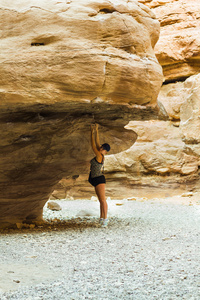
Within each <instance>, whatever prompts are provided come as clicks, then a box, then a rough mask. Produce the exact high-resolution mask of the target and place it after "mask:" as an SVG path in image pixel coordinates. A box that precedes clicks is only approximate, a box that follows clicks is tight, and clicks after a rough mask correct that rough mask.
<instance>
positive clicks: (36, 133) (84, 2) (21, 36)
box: [0, 0, 163, 227]
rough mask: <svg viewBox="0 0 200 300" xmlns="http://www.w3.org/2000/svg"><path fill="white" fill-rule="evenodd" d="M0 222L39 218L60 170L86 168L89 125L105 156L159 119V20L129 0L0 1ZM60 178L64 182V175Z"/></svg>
mask: <svg viewBox="0 0 200 300" xmlns="http://www.w3.org/2000/svg"><path fill="white" fill-rule="evenodd" d="M0 7H1V10H0V14H1V18H0V23H1V30H2V35H1V41H0V45H1V57H0V59H1V66H0V68H1V69H0V71H1V74H2V76H1V78H0V97H1V101H0V108H1V109H0V111H1V112H0V122H1V127H0V137H1V138H0V141H1V144H0V149H1V151H0V154H1V158H0V163H1V173H0V187H1V195H0V207H1V215H0V226H1V227H3V226H9V225H10V224H13V223H17V222H32V221H33V220H34V221H40V220H41V218H42V208H43V206H44V204H45V202H46V201H47V200H48V198H49V196H50V194H51V193H52V191H53V189H54V186H55V184H56V183H57V182H58V181H59V180H60V179H62V178H63V177H65V178H67V179H68V180H69V181H70V180H71V181H72V182H73V181H74V180H76V179H77V178H79V176H81V174H86V173H88V171H89V159H90V158H91V156H92V153H91V150H90V124H91V123H94V122H97V123H99V124H100V132H101V140H102V142H105V141H108V140H109V142H110V144H111V145H112V153H117V152H120V151H123V150H125V149H128V148H129V147H130V146H131V145H132V144H133V143H134V142H135V140H136V137H137V135H136V133H135V132H134V131H132V130H128V129H125V128H124V126H125V125H126V124H127V123H128V122H129V121H130V120H142V119H144V120H149V119H151V118H154V119H157V118H158V116H159V109H158V107H157V103H156V100H157V95H158V93H159V90H160V87H161V84H162V81H163V76H162V69H161V67H160V65H159V63H158V61H157V59H156V57H155V55H154V51H153V48H154V46H155V44H156V42H157V40H158V37H159V22H158V21H157V20H156V18H155V15H154V14H153V13H152V12H151V11H150V9H149V8H147V7H146V6H144V5H142V4H141V3H138V2H137V1H134V0H132V1H128V3H124V1H122V0H121V1H114V0H113V1H106V0H105V1H89V0H73V1H59V2H57V1H53V0H51V1H45V0H44V1H37V3H36V1H29V2H28V4H27V3H24V2H21V1H15V2H12V3H9V2H8V3H6V2H5V1H0ZM67 179H66V180H67Z"/></svg>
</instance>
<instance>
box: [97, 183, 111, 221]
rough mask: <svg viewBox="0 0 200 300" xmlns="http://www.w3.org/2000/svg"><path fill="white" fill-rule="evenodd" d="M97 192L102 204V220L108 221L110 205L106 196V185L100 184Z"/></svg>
mask: <svg viewBox="0 0 200 300" xmlns="http://www.w3.org/2000/svg"><path fill="white" fill-rule="evenodd" d="M95 191H96V194H97V197H98V199H99V202H100V218H103V219H107V212H108V204H107V202H106V196H105V183H100V184H98V185H97V186H96V187H95Z"/></svg>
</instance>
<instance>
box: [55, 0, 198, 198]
mask: <svg viewBox="0 0 200 300" xmlns="http://www.w3.org/2000/svg"><path fill="white" fill-rule="evenodd" d="M139 2H141V3H143V4H145V5H146V6H148V7H150V8H151V10H152V11H153V12H154V13H155V15H156V17H157V18H158V20H159V21H160V23H161V33H160V38H159V40H158V42H157V44H156V46H155V53H156V56H157V58H158V61H159V62H160V64H161V65H162V68H163V73H164V78H165V79H164V84H163V86H162V88H161V91H160V93H159V95H158V102H160V103H162V105H163V106H164V108H165V110H166V111H167V113H168V116H169V120H168V121H159V120H156V121H155V120H153V119H152V120H146V121H141V120H132V121H131V122H130V123H129V125H128V126H127V128H129V129H132V130H133V131H134V132H135V133H136V134H137V136H138V138H137V140H136V143H135V144H134V145H133V146H132V147H131V148H130V149H128V150H126V151H125V152H121V153H119V154H116V155H109V156H108V157H107V159H106V172H107V174H106V177H107V181H108V184H107V195H108V196H111V197H114V198H117V197H119V198H123V197H130V196H135V195H137V194H138V193H139V194H140V195H145V196H146V195H156V196H157V195H158V196H163V195H164V196H165V195H171V194H172V193H180V190H184V189H185V190H195V189H198V188H199V175H198V172H199V167H200V156H199V155H200V138H199V131H200V121H199V113H200V90H199V86H200V77H199V76H200V74H199V70H200V48H199V47H200V46H199V45H200V40H199V39H200V2H199V1H198V0H192V1H186V0H185V1H184V0H177V1H172V0H165V1H159V0H152V1H151V0H149V1H145V0H144V1H139ZM85 180H86V178H85ZM83 182H84V180H83ZM83 182H82V181H81V180H79V181H77V183H74V187H73V188H72V189H71V190H69V189H67V187H66V186H65V193H63V191H64V189H63V186H64V185H65V182H64V181H61V182H60V185H59V186H57V190H56V191H54V194H53V196H54V197H56V196H58V195H59V197H65V196H66V195H68V196H70V195H72V196H74V197H80V196H82V195H83V197H84V196H85V195H88V194H90V193H92V190H89V188H88V187H86V186H87V183H86V181H85V182H84V184H83ZM84 185H85V187H84ZM72 186H73V185H72ZM169 191H170V192H169Z"/></svg>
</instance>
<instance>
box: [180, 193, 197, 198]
mask: <svg viewBox="0 0 200 300" xmlns="http://www.w3.org/2000/svg"><path fill="white" fill-rule="evenodd" d="M193 195H194V194H193V192H187V193H183V194H182V195H181V197H192V196H193Z"/></svg>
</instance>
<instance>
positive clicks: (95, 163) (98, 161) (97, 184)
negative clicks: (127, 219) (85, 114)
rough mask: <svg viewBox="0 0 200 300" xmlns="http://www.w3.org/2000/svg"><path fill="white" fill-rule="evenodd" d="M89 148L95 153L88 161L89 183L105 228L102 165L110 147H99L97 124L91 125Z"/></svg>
mask: <svg viewBox="0 0 200 300" xmlns="http://www.w3.org/2000/svg"><path fill="white" fill-rule="evenodd" d="M91 146H92V150H93V151H94V153H95V155H96V156H95V157H94V158H93V159H92V160H91V161H90V164H91V166H90V175H89V182H90V184H91V185H93V186H94V188H95V192H96V195H97V197H98V199H99V202H100V221H99V222H100V224H101V226H102V227H107V224H108V219H107V211H108V204H107V202H106V196H105V183H106V179H105V176H104V175H103V173H102V168H103V164H104V155H105V154H107V152H108V151H110V145H109V144H107V143H105V144H103V145H100V142H99V132H98V124H95V125H91Z"/></svg>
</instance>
